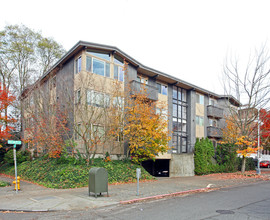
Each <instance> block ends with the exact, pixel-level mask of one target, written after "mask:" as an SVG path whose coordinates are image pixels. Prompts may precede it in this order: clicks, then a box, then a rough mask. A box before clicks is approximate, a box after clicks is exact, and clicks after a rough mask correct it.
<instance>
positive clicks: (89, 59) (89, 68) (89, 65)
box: [86, 56, 92, 72]
mask: <svg viewBox="0 0 270 220" xmlns="http://www.w3.org/2000/svg"><path fill="white" fill-rule="evenodd" d="M86 71H88V72H92V57H89V56H86Z"/></svg>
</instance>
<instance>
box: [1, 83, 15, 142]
mask: <svg viewBox="0 0 270 220" xmlns="http://www.w3.org/2000/svg"><path fill="white" fill-rule="evenodd" d="M14 100H15V97H14V96H13V95H11V94H10V92H9V91H8V90H7V88H6V87H4V86H3V85H2V84H0V140H1V141H3V140H7V139H9V138H10V137H11V136H12V134H11V131H12V130H13V129H14V127H13V126H12V124H13V123H14V122H15V119H14V118H12V117H10V116H8V115H7V114H6V112H7V109H8V108H9V107H10V106H11V105H12V103H13V102H14Z"/></svg>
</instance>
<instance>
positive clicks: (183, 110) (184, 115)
mask: <svg viewBox="0 0 270 220" xmlns="http://www.w3.org/2000/svg"><path fill="white" fill-rule="evenodd" d="M182 118H184V119H187V107H185V106H183V107H182Z"/></svg>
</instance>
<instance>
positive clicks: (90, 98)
mask: <svg viewBox="0 0 270 220" xmlns="http://www.w3.org/2000/svg"><path fill="white" fill-rule="evenodd" d="M110 100H111V97H110V95H108V94H104V93H101V92H96V91H93V90H87V91H86V104H87V105H93V106H96V107H106V108H107V107H109V106H110Z"/></svg>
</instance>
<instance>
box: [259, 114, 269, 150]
mask: <svg viewBox="0 0 270 220" xmlns="http://www.w3.org/2000/svg"><path fill="white" fill-rule="evenodd" d="M260 144H261V145H262V146H263V147H264V148H265V149H269V147H270V112H269V111H267V110H266V109H261V110H260Z"/></svg>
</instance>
